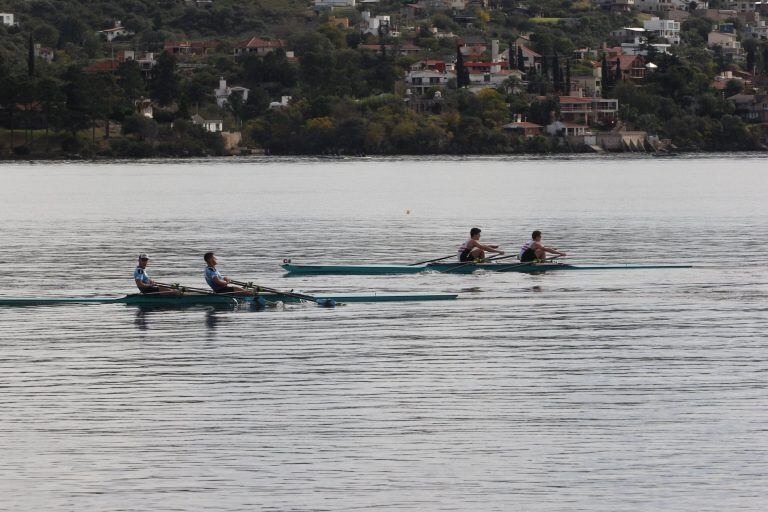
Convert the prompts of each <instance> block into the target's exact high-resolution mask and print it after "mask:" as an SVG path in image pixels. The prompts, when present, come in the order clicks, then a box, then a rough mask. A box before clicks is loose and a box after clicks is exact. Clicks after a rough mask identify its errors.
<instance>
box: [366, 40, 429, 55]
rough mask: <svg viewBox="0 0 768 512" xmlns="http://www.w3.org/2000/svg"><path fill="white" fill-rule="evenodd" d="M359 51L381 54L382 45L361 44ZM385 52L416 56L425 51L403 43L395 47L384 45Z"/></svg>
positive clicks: (411, 44)
mask: <svg viewBox="0 0 768 512" xmlns="http://www.w3.org/2000/svg"><path fill="white" fill-rule="evenodd" d="M357 49H358V50H364V51H372V52H381V45H380V44H361V45H360V46H358V47H357ZM384 51H386V52H387V54H389V55H392V54H393V53H395V52H396V53H397V54H398V55H406V56H407V55H416V54H418V53H421V52H422V51H423V49H422V48H420V47H418V46H416V45H415V44H413V43H403V44H399V45H393V44H385V45H384Z"/></svg>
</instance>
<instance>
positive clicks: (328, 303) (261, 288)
mask: <svg viewBox="0 0 768 512" xmlns="http://www.w3.org/2000/svg"><path fill="white" fill-rule="evenodd" d="M230 283H232V284H236V285H237V286H242V287H243V288H250V289H251V290H254V291H256V292H262V291H263V292H268V293H277V294H280V295H285V296H286V297H293V298H295V299H302V300H306V301H309V302H314V303H315V304H319V305H320V306H323V307H325V308H333V307H335V306H336V301H335V300H333V299H318V298H317V297H313V296H312V295H307V294H305V293H294V292H284V291H282V290H277V289H275V288H267V287H266V286H259V285H255V284H253V283H246V282H243V281H234V280H230Z"/></svg>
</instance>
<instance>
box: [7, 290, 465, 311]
mask: <svg viewBox="0 0 768 512" xmlns="http://www.w3.org/2000/svg"><path fill="white" fill-rule="evenodd" d="M313 297H314V298H316V299H318V302H326V301H333V302H336V303H338V304H344V303H350V302H424V301H436V300H454V299H456V298H457V297H458V295H457V294H453V293H435V294H413V293H405V294H346V295H344V294H340V295H313ZM259 299H263V301H265V302H267V303H270V302H271V303H275V302H284V303H285V302H287V303H299V302H306V301H304V300H302V299H301V298H298V297H296V296H293V295H283V294H279V293H277V294H276V293H263V294H259V295H258V296H256V297H253V296H248V297H232V296H227V295H206V294H194V293H190V294H184V295H177V296H168V295H165V296H163V295H149V294H140V293H137V294H132V295H126V296H125V297H18V298H12V297H8V298H2V297H0V306H51V305H61V304H128V305H131V306H162V307H170V308H173V307H177V308H178V307H181V308H183V307H190V306H219V307H233V308H234V307H238V306H242V305H255V304H257V303H261V301H259Z"/></svg>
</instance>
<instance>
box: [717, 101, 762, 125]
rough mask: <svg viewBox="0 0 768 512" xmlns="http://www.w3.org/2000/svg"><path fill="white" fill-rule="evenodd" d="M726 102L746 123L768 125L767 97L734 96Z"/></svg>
mask: <svg viewBox="0 0 768 512" xmlns="http://www.w3.org/2000/svg"><path fill="white" fill-rule="evenodd" d="M727 99H728V101H729V102H731V103H733V104H734V106H735V107H736V114H738V115H739V116H741V118H742V119H744V121H746V122H748V123H768V95H766V94H734V95H733V96H729V97H728V98H727Z"/></svg>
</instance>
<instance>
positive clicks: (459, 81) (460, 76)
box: [456, 46, 469, 89]
mask: <svg viewBox="0 0 768 512" xmlns="http://www.w3.org/2000/svg"><path fill="white" fill-rule="evenodd" d="M468 85H469V70H467V68H466V67H464V56H463V55H462V54H461V48H460V47H458V46H457V47H456V87H458V88H459V89H461V88H462V87H467V86H468Z"/></svg>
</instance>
